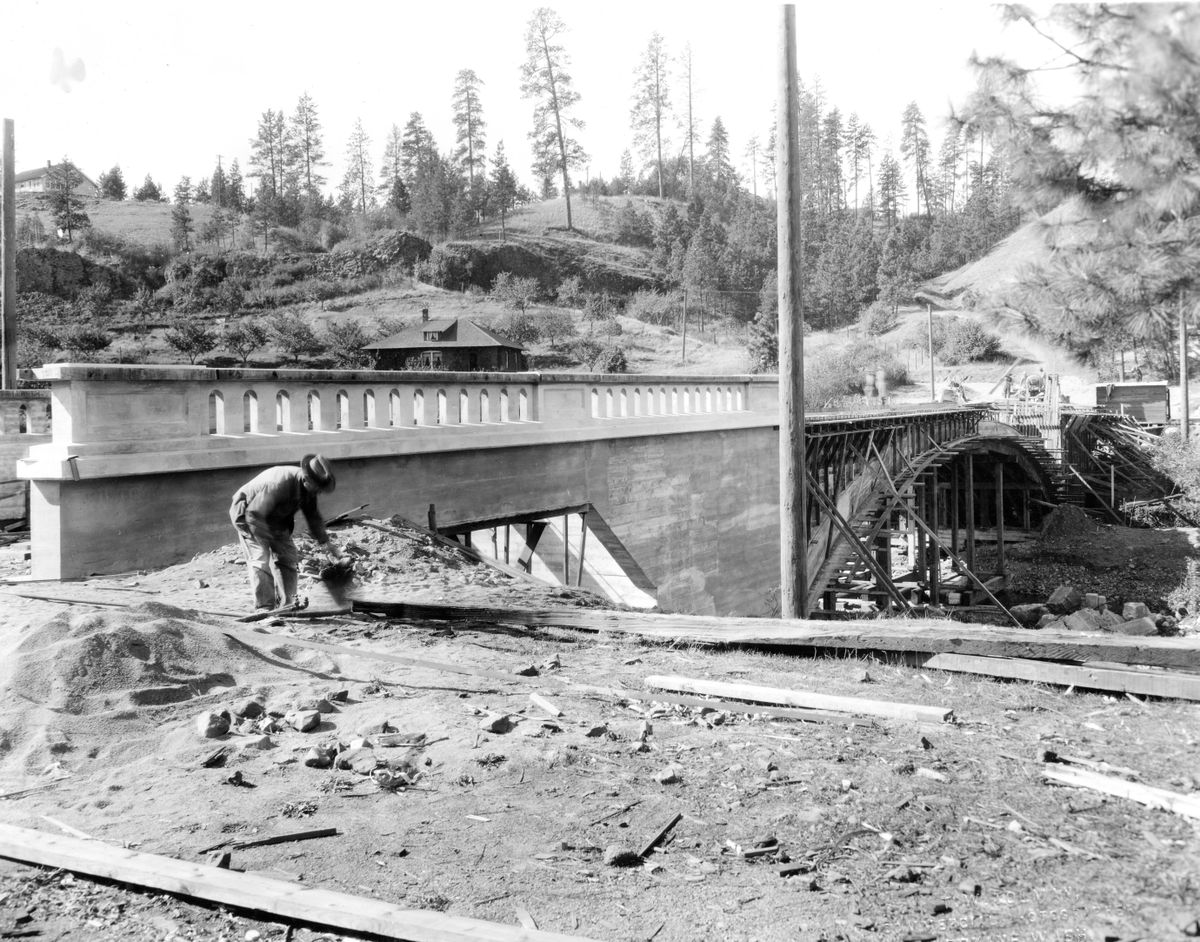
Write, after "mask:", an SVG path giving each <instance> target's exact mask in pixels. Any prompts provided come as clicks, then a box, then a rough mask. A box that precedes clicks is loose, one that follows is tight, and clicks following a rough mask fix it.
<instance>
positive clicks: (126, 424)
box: [22, 364, 778, 478]
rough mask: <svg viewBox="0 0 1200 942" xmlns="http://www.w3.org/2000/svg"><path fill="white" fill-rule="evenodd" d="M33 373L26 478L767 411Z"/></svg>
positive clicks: (703, 400)
mask: <svg viewBox="0 0 1200 942" xmlns="http://www.w3.org/2000/svg"><path fill="white" fill-rule="evenodd" d="M36 375H37V376H38V378H39V379H42V380H45V381H46V382H48V383H49V385H50V393H49V396H50V402H51V403H52V429H53V438H52V441H51V442H50V443H49V445H47V446H43V447H41V448H36V449H33V450H32V451H31V454H30V460H29V461H27V462H25V465H24V467H23V470H22V474H23V476H26V477H41V476H43V475H45V476H49V477H55V478H57V477H65V476H67V475H68V474H69V475H70V476H77V475H78V474H79V473H80V468H81V467H83V468H84V469H85V471H86V472H87V473H88V474H100V473H101V472H100V463H101V459H112V460H109V461H108V463H107V465H108V468H109V471H108V472H105V473H141V474H145V473H152V472H153V471H155V470H177V469H179V467H181V466H185V465H188V464H189V463H190V464H191V465H193V466H207V467H212V466H216V465H218V464H222V463H228V464H235V463H237V464H247V463H270V462H273V461H276V460H285V459H284V458H283V457H282V455H281V454H280V452H287V453H289V454H291V453H297V454H300V453H303V452H305V451H316V450H322V451H324V452H327V453H330V454H331V455H333V456H336V457H358V456H369V455H371V454H382V453H387V452H388V450H392V449H395V450H399V451H420V450H424V449H430V450H436V449H439V448H446V447H473V446H474V445H476V444H478V445H479V446H480V447H486V446H488V445H489V444H490V445H491V446H492V447H498V446H499V445H501V444H522V443H526V442H528V443H534V442H536V441H537V440H538V439H539V436H545V437H552V436H553V435H554V434H559V433H562V432H564V431H565V430H570V432H571V434H572V435H574V436H575V437H587V436H589V435H590V436H593V437H604V436H606V435H609V434H631V433H635V432H636V430H637V429H643V428H644V429H645V431H646V432H647V433H651V432H653V431H681V430H684V429H686V428H704V427H707V426H708V425H713V427H717V426H720V425H722V423H725V424H729V423H731V422H732V423H741V424H747V423H749V424H766V423H769V422H772V421H774V420H775V414H776V412H777V409H778V392H777V389H778V386H777V381H776V379H775V377H738V376H723V377H704V376H698V377H665V376H647V375H636V376H624V375H607V374H605V375H598V374H557V373H556V374H539V373H452V372H424V371H404V372H399V371H393V372H382V371H367V370H344V371H338V370H239V369H211V368H206V367H186V366H128V365H100V364H53V365H50V366H45V367H42V368H41V369H39V370H37V371H36ZM618 430H623V431H618ZM135 455H136V456H141V458H142V461H141V463H140V464H137V465H136V469H135V462H133V461H132V457H133V456H135ZM166 455H171V456H174V457H173V458H172V459H171V460H168V459H167V458H166V457H164V456H166ZM123 456H124V457H123ZM156 456H157V457H156ZM179 456H191V457H190V458H187V459H182V458H180V457H179ZM222 456H224V457H222ZM68 459H71V460H72V461H73V462H74V463H73V464H71V465H69V466H67V465H65V464H63V463H64V462H66V461H67V460H68ZM89 459H91V461H90V466H89ZM118 459H120V460H118ZM122 469H123V470H122Z"/></svg>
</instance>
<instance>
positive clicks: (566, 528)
mask: <svg viewBox="0 0 1200 942" xmlns="http://www.w3.org/2000/svg"><path fill="white" fill-rule="evenodd" d="M570 530H571V515H570V514H563V585H570V584H571V533H570Z"/></svg>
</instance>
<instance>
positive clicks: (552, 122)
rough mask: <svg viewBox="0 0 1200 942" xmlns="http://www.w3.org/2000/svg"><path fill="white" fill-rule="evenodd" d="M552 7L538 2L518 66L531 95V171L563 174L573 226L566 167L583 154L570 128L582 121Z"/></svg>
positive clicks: (525, 92)
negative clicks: (522, 60) (539, 4)
mask: <svg viewBox="0 0 1200 942" xmlns="http://www.w3.org/2000/svg"><path fill="white" fill-rule="evenodd" d="M566 29H567V27H566V24H565V23H563V21H562V19H561V18H560V17H559V15H558V14H557V13H555V12H554V10H552V9H550V8H549V7H539V8H538V9H537V10H535V11H534V14H533V16H532V17H531V18H530V20H529V25H528V26H527V27H526V30H525V62H524V64H523V65H522V66H521V95H522V96H523V97H525V98H531V99H533V101H534V106H533V128H532V130H530V132H529V140H530V143H531V144H532V146H533V154H534V172H535V173H536V174H538V175H539V176H541V177H543V180H544V178H545V177H547V176H549V175H550V174H552V173H554V172H558V173H559V174H561V175H562V186H563V196H564V197H565V198H566V203H567V228H568V229H574V228H575V226H574V222H573V220H572V218H571V167H573V166H574V165H576V164H578V163H580V162H582V161H583V160H584V158H585V157H586V154H585V152H584V150H583V146H582V145H581V144H580V143H579V142H578V141H577V140H575V138H573V137H571V134H570V132H571V130H572V129H575V130H578V129H581V128H582V127H583V122H582V121H581V120H580V119H578V118H576V117H574V116H573V113H572V109H573V108H574V107H575V105H576V104H578V103H579V93H578V92H577V91H575V89H574V85H573V81H572V79H571V75H570V73H569V72H568V71H567V67H568V65H569V60H568V57H567V53H566V50H565V49H564V48H563V46H562V44H561V42H560V41H559V39H560V37H561V36H562V34H563V33H564V32H566Z"/></svg>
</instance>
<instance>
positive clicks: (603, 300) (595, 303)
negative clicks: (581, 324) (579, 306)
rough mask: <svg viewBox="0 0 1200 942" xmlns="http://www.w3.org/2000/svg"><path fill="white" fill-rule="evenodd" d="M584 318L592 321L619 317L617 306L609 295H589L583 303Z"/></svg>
mask: <svg viewBox="0 0 1200 942" xmlns="http://www.w3.org/2000/svg"><path fill="white" fill-rule="evenodd" d="M583 316H584V317H585V318H587V319H588V320H590V321H601V320H607V319H608V318H610V317H616V316H617V304H616V301H614V300H613V298H612V296H611V295H609V294H589V295H588V296H587V298H585V299H584V302H583Z"/></svg>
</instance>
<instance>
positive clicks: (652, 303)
mask: <svg viewBox="0 0 1200 942" xmlns="http://www.w3.org/2000/svg"><path fill="white" fill-rule="evenodd" d="M625 311H626V313H627V314H628V315H629V316H630V317H636V318H637V319H638V320H639V321H645V322H646V323H647V324H658V325H660V326H661V325H663V324H675V323H677V322H678V321H679V315H680V312H682V311H683V295H682V294H680V292H678V291H669V292H666V293H663V292H661V291H652V290H649V289H647V288H640V289H638V290H637V291H635V292H634V294H633V297H631V298H630V299H629V301H628V302H627V303H626V305H625Z"/></svg>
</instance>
